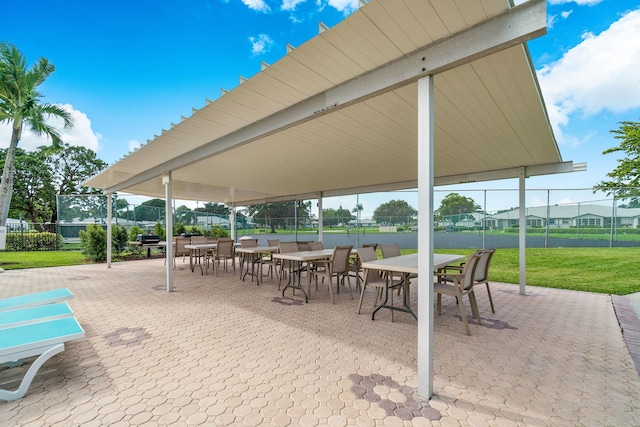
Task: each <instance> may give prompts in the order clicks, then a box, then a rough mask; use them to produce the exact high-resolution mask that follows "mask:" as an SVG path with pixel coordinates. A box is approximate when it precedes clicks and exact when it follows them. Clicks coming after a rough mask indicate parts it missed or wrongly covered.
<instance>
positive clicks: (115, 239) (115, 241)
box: [111, 225, 129, 254]
mask: <svg viewBox="0 0 640 427" xmlns="http://www.w3.org/2000/svg"><path fill="white" fill-rule="evenodd" d="M111 234H112V236H111V248H112V249H113V251H114V252H115V253H116V254H121V253H122V252H124V251H125V249H126V248H127V246H128V241H129V236H128V235H127V229H126V228H124V225H116V226H114V227H113V228H112V229H111Z"/></svg>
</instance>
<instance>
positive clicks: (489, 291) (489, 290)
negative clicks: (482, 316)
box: [485, 282, 496, 313]
mask: <svg viewBox="0 0 640 427" xmlns="http://www.w3.org/2000/svg"><path fill="white" fill-rule="evenodd" d="M485 285H487V295H489V304H491V312H492V313H495V312H496V310H495V309H494V308H493V298H491V289H489V282H487V283H485Z"/></svg>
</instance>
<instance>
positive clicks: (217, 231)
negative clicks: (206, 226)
mask: <svg viewBox="0 0 640 427" xmlns="http://www.w3.org/2000/svg"><path fill="white" fill-rule="evenodd" d="M205 236H208V237H229V232H228V231H226V230H223V229H222V228H219V227H212V228H211V229H210V230H209V231H208V232H206V233H205Z"/></svg>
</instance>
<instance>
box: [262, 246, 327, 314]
mask: <svg viewBox="0 0 640 427" xmlns="http://www.w3.org/2000/svg"><path fill="white" fill-rule="evenodd" d="M332 254H333V249H320V250H317V251H299V252H285V253H277V254H273V258H274V259H280V260H288V261H294V262H297V263H298V271H297V272H298V274H297V276H298V280H297V286H296V280H295V279H294V280H291V275H290V276H289V282H288V283H287V286H285V287H284V289H283V290H282V296H284V293H285V291H286V290H287V288H292V289H293V290H294V291H295V289H296V288H298V289H300V290H301V291H302V293H303V294H304V299H305V302H309V296H308V295H307V292H306V291H305V290H304V288H303V287H302V284H301V283H300V276H301V274H302V268H300V267H301V265H302V263H303V262H307V263H308V262H311V261H319V260H323V259H329V258H331V255H332ZM289 269H290V270H291V267H289ZM279 279H280V276H279V275H278V280H279ZM308 281H311V276H310V275H309V276H308Z"/></svg>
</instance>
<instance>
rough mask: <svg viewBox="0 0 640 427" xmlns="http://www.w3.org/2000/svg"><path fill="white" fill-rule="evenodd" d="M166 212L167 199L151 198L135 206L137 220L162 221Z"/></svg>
mask: <svg viewBox="0 0 640 427" xmlns="http://www.w3.org/2000/svg"><path fill="white" fill-rule="evenodd" d="M164 212H165V201H164V200H162V199H151V200H147V201H145V202H142V203H140V205H139V206H136V208H135V217H136V221H162V220H163V218H164Z"/></svg>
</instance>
